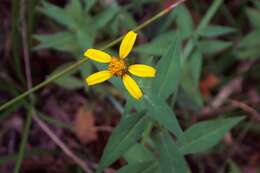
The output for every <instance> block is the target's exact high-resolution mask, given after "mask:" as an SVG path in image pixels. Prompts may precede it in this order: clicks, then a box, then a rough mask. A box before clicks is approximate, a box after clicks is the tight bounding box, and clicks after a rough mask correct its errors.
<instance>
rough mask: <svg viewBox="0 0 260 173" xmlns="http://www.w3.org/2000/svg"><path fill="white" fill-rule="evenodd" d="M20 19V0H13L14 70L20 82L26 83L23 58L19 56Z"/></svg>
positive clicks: (12, 36)
mask: <svg viewBox="0 0 260 173" xmlns="http://www.w3.org/2000/svg"><path fill="white" fill-rule="evenodd" d="M18 19H19V1H17V0H12V24H11V26H12V27H11V38H12V56H13V59H14V65H15V66H14V67H13V68H14V70H15V73H16V75H17V77H18V79H19V81H20V82H22V83H24V82H25V81H24V78H23V75H22V74H23V73H22V69H21V59H20V57H19V51H20V48H19V44H18V43H19V33H18V30H17V28H18Z"/></svg>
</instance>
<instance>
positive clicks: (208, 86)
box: [200, 74, 219, 98]
mask: <svg viewBox="0 0 260 173" xmlns="http://www.w3.org/2000/svg"><path fill="white" fill-rule="evenodd" d="M218 84H219V78H218V77H217V76H216V75H214V74H208V75H207V76H206V77H205V78H204V79H203V80H201V81H200V91H201V93H202V95H203V96H204V97H206V98H207V97H209V96H210V93H211V90H212V89H214V88H215V87H216V86H217V85H218Z"/></svg>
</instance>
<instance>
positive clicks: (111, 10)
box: [92, 3, 119, 29]
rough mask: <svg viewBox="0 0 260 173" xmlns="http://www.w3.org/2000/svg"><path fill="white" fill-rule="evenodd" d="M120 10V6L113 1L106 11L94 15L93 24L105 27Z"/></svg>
mask: <svg viewBox="0 0 260 173" xmlns="http://www.w3.org/2000/svg"><path fill="white" fill-rule="evenodd" d="M118 12H119V7H118V6H117V4H115V3H113V4H112V5H109V7H107V8H106V9H105V10H104V11H102V12H101V13H99V14H98V15H97V16H95V17H94V19H93V21H92V25H93V26H94V27H95V28H96V29H101V28H103V27H105V26H106V25H107V24H108V23H109V22H110V21H111V20H112V19H113V18H114V17H115V16H116V14H117V13H118Z"/></svg>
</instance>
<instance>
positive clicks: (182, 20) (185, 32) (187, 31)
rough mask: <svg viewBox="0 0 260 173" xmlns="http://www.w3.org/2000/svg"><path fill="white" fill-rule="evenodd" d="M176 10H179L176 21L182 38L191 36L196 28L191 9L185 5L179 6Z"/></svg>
mask: <svg viewBox="0 0 260 173" xmlns="http://www.w3.org/2000/svg"><path fill="white" fill-rule="evenodd" d="M175 10H176V11H177V18H176V23H177V26H178V30H179V31H180V34H181V35H182V38H188V37H190V36H191V35H192V33H193V30H194V23H193V19H192V16H191V14H190V12H189V10H188V9H187V8H186V7H185V6H184V5H180V6H178V7H177V8H176V9H175Z"/></svg>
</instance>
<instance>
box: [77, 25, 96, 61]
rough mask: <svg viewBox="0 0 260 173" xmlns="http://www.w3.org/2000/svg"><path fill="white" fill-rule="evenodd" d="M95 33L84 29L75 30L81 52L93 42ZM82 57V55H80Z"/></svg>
mask: <svg viewBox="0 0 260 173" xmlns="http://www.w3.org/2000/svg"><path fill="white" fill-rule="evenodd" d="M95 36H96V33H95V32H94V31H93V32H91V34H90V33H89V32H88V31H85V30H84V29H80V30H78V31H77V32H76V38H77V42H78V44H79V45H80V48H81V53H82V54H83V52H84V51H85V50H87V49H88V48H91V47H92V46H93V44H94V40H95ZM80 58H82V57H80Z"/></svg>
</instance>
